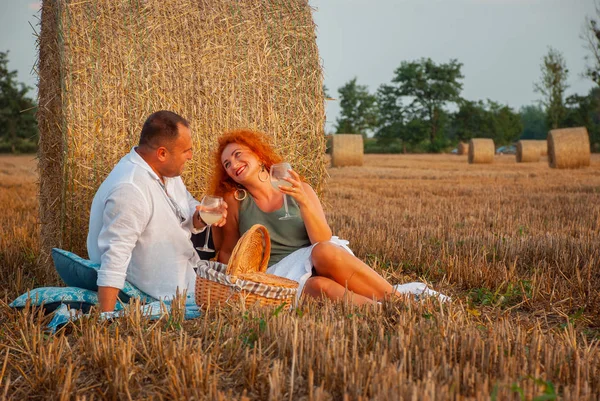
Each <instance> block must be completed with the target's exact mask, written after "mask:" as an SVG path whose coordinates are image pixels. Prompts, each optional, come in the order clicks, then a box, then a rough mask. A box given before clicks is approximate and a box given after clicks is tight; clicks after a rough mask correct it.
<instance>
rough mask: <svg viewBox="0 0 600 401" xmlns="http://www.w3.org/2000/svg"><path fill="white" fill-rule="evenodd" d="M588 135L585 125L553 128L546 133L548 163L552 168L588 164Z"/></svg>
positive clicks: (589, 153)
mask: <svg viewBox="0 0 600 401" xmlns="http://www.w3.org/2000/svg"><path fill="white" fill-rule="evenodd" d="M590 157H591V151H590V137H589V135H588V132H587V128H585V127H577V128H563V129H554V130H552V131H550V133H549V134H548V164H550V167H552V168H580V167H585V166H589V165H590Z"/></svg>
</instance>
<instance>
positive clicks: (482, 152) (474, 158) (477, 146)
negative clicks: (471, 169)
mask: <svg viewBox="0 0 600 401" xmlns="http://www.w3.org/2000/svg"><path fill="white" fill-rule="evenodd" d="M495 153H496V148H495V146H494V140H493V139H488V138H473V139H471V140H470V141H469V164H480V163H492V162H493V161H494V154H495Z"/></svg>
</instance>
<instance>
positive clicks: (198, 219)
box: [194, 202, 227, 230]
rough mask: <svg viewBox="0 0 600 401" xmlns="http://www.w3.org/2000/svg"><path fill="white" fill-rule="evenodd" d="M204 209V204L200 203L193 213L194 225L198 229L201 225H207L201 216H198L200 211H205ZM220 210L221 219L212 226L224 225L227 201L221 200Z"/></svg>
mask: <svg viewBox="0 0 600 401" xmlns="http://www.w3.org/2000/svg"><path fill="white" fill-rule="evenodd" d="M205 210H207V208H206V207H205V206H202V205H198V206H196V212H195V213H194V227H195V228H196V229H198V230H199V229H201V228H203V227H206V225H207V224H206V223H205V222H204V220H202V217H201V216H200V212H201V211H205ZM222 211H223V215H222V216H221V220H219V221H218V222H216V223H214V224H213V226H216V227H223V226H224V225H225V223H227V203H225V202H223V205H222Z"/></svg>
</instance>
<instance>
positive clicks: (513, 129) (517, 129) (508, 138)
mask: <svg viewBox="0 0 600 401" xmlns="http://www.w3.org/2000/svg"><path fill="white" fill-rule="evenodd" d="M487 102H488V110H489V111H488V112H489V114H490V127H491V132H492V138H493V139H494V143H495V144H496V145H508V144H510V143H511V142H513V141H515V140H517V139H518V138H519V135H521V132H522V131H523V124H522V123H521V116H520V115H519V114H518V113H515V112H514V111H513V109H511V108H510V107H508V106H507V105H503V104H500V103H496V102H493V101H491V100H488V101H487Z"/></svg>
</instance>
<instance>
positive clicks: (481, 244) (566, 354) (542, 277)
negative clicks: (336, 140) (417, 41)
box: [0, 155, 600, 400]
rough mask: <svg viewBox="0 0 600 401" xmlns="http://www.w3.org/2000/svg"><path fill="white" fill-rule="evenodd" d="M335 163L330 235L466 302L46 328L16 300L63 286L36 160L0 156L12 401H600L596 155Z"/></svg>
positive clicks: (378, 263)
mask: <svg viewBox="0 0 600 401" xmlns="http://www.w3.org/2000/svg"><path fill="white" fill-rule="evenodd" d="M364 161H365V164H364V166H363V167H347V168H332V169H330V170H329V173H330V175H331V177H330V179H329V183H328V185H327V190H326V191H325V198H326V199H325V204H326V210H327V214H328V217H329V219H330V223H331V226H332V228H333V231H334V233H335V234H337V235H339V236H340V237H342V238H346V239H348V240H349V241H350V246H351V247H352V248H353V249H354V251H355V252H356V254H357V256H359V257H361V258H364V259H366V260H367V261H368V263H370V264H371V265H372V266H373V267H374V268H375V269H377V270H378V271H379V272H381V273H382V274H383V275H384V276H386V277H387V278H389V279H390V280H392V281H393V282H407V281H412V280H425V281H428V282H430V283H431V284H432V286H433V287H434V288H435V289H438V290H441V291H442V292H444V293H447V294H448V295H451V296H452V297H453V299H454V301H453V302H452V303H450V304H444V305H441V304H439V303H438V302H435V301H432V300H427V301H424V302H420V303H415V302H414V301H411V300H404V301H400V300H391V301H389V302H385V303H384V304H383V305H382V306H381V308H378V309H372V308H371V309H370V308H366V307H365V308H353V307H350V306H348V305H347V304H344V303H341V304H331V303H325V304H322V305H319V304H316V303H307V304H304V305H302V306H301V307H300V308H298V309H295V310H292V311H290V312H286V311H283V310H260V309H251V310H243V309H242V308H241V307H240V306H238V305H233V306H232V307H228V308H224V309H221V310H211V311H209V312H208V313H206V314H205V315H203V316H202V317H201V318H199V319H196V320H187V321H183V318H182V314H181V311H180V310H178V309H177V308H174V311H173V313H172V314H171V316H165V317H163V318H162V319H161V320H159V321H148V320H147V319H146V318H144V317H143V316H140V314H139V313H129V315H128V316H127V317H125V318H122V319H119V320H114V321H111V322H107V321H105V322H100V323H99V322H98V321H97V319H96V318H97V316H92V317H91V318H89V319H82V320H79V321H77V322H75V323H71V324H69V325H67V326H66V327H64V328H63V329H61V330H60V331H59V332H58V333H57V334H56V335H48V334H47V333H45V332H44V330H43V328H44V325H45V324H46V323H47V322H48V320H49V317H48V316H46V317H44V316H41V315H40V314H39V313H38V312H36V311H31V310H27V311H23V312H14V311H12V310H11V309H10V308H8V306H7V303H8V302H10V301H11V300H12V299H14V298H15V297H16V296H17V295H19V294H21V293H23V292H24V291H26V290H27V289H28V288H32V287H36V286H49V285H59V282H58V279H57V276H56V275H55V274H54V273H53V272H48V271H46V270H44V269H43V268H42V267H41V266H40V265H38V263H37V262H36V259H37V257H38V248H39V244H38V234H39V222H38V217H37V213H38V212H37V211H38V205H37V199H36V192H37V191H36V190H37V185H36V183H35V181H36V179H37V177H36V175H35V172H34V171H35V170H34V169H35V161H34V160H32V157H30V156H21V157H5V156H2V157H0V187H1V188H2V190H1V191H0V207H1V208H2V213H1V214H0V224H1V227H2V231H1V236H0V280H1V282H2V283H3V284H4V285H3V286H2V291H3V302H2V303H1V305H0V319H1V320H2V322H1V325H2V326H1V331H0V338H1V345H0V366H2V367H1V368H0V394H2V397H3V398H5V399H19V400H21V399H26V398H27V399H29V398H32V399H61V400H62V399H86V400H91V399H111V400H112V399H165V400H166V399H169V400H171V399H186V400H187V399H208V400H213V399H220V400H230V399H231V400H242V399H243V400H255V399H256V400H289V399H292V400H343V399H348V400H367V399H376V400H490V399H492V400H553V399H562V400H598V399H600V347H599V340H600V246H599V245H600V244H599V242H600V174H599V172H600V157H599V156H598V155H592V160H591V165H590V166H589V167H587V168H584V169H580V170H556V169H550V168H549V167H548V166H547V164H545V163H535V164H517V163H516V161H515V158H514V157H510V156H495V157H494V162H493V163H492V164H486V165H469V164H467V163H466V156H449V155H439V156H438V155H436V156H433V155H411V156H401V155H399V156H380V155H377V156H376V155H365V159H364Z"/></svg>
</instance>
